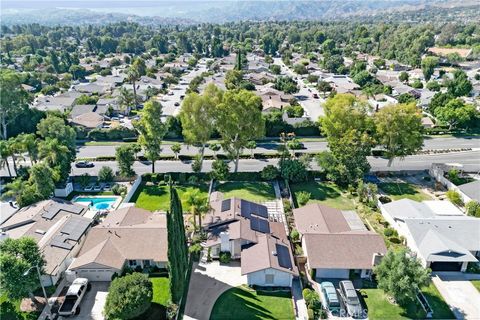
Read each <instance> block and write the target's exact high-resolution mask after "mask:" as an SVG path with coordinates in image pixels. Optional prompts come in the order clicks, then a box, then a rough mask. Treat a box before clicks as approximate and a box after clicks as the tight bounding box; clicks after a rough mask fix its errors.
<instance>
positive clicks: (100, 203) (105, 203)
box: [74, 196, 117, 210]
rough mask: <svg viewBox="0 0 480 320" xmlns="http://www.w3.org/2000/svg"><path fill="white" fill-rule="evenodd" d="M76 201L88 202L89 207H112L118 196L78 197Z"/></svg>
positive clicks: (102, 208)
mask: <svg viewBox="0 0 480 320" xmlns="http://www.w3.org/2000/svg"><path fill="white" fill-rule="evenodd" d="M74 201H75V202H80V203H84V204H85V203H88V206H89V208H91V209H94V210H106V209H112V208H113V206H114V204H115V202H117V198H114V197H111V198H110V197H88V196H85V197H77V198H76V199H75V200H74Z"/></svg>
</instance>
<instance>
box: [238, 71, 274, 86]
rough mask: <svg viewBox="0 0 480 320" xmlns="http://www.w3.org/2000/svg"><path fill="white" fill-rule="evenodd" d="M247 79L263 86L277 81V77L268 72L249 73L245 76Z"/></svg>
mask: <svg viewBox="0 0 480 320" xmlns="http://www.w3.org/2000/svg"><path fill="white" fill-rule="evenodd" d="M245 79H246V80H248V81H250V82H252V83H253V84H256V85H263V84H265V83H267V82H273V81H275V77H274V76H272V75H271V74H270V73H268V72H264V71H263V72H259V73H249V74H247V75H246V76H245Z"/></svg>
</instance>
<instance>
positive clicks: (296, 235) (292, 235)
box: [290, 229, 300, 242]
mask: <svg viewBox="0 0 480 320" xmlns="http://www.w3.org/2000/svg"><path fill="white" fill-rule="evenodd" d="M290 239H291V240H292V241H293V242H297V241H298V240H299V239H300V233H298V231H297V229H293V230H292V231H291V232H290Z"/></svg>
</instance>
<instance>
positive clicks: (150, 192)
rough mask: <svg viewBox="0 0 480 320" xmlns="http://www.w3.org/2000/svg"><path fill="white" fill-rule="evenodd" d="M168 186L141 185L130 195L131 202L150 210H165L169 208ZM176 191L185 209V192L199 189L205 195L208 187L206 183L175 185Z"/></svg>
mask: <svg viewBox="0 0 480 320" xmlns="http://www.w3.org/2000/svg"><path fill="white" fill-rule="evenodd" d="M168 188H169V187H168V186H166V185H163V186H158V185H152V186H147V185H141V186H140V187H139V188H138V190H137V191H136V192H135V194H134V195H133V197H132V200H131V201H132V202H135V206H136V207H138V208H143V209H147V210H150V211H156V210H162V211H167V210H168V209H169V208H170V193H169V191H168ZM175 188H176V189H177V192H178V196H179V197H180V199H181V200H182V206H183V208H184V211H186V209H185V208H186V204H185V202H184V199H183V195H184V194H185V192H187V191H189V190H192V189H200V190H201V191H202V193H204V194H205V195H206V194H207V193H208V187H207V185H206V184H202V185H200V186H199V187H198V186H187V185H177V186H175Z"/></svg>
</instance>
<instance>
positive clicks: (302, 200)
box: [297, 191, 311, 207]
mask: <svg viewBox="0 0 480 320" xmlns="http://www.w3.org/2000/svg"><path fill="white" fill-rule="evenodd" d="M310 196H311V194H310V192H306V191H300V192H299V193H297V202H298V204H299V205H300V206H301V207H303V206H304V205H306V204H307V203H308V201H310Z"/></svg>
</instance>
